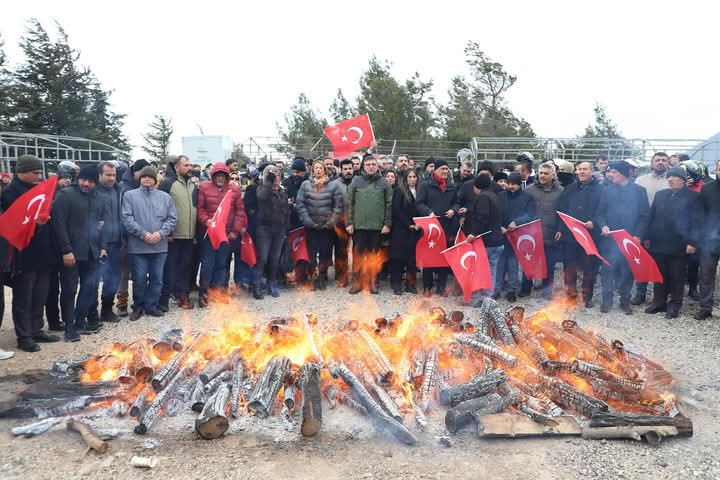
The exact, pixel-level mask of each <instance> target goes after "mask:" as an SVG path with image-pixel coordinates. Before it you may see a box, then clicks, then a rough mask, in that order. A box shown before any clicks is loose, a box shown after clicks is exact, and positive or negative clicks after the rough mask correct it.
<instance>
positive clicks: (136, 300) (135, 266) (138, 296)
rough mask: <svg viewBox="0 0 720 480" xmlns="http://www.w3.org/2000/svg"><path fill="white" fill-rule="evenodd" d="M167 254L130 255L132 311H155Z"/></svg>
mask: <svg viewBox="0 0 720 480" xmlns="http://www.w3.org/2000/svg"><path fill="white" fill-rule="evenodd" d="M166 258H167V252H164V253H142V254H130V264H131V265H132V267H131V268H132V283H133V307H132V308H133V310H138V309H142V310H146V311H148V310H149V311H152V310H157V308H158V303H159V301H160V290H161V289H162V283H163V269H164V268H165V259H166Z"/></svg>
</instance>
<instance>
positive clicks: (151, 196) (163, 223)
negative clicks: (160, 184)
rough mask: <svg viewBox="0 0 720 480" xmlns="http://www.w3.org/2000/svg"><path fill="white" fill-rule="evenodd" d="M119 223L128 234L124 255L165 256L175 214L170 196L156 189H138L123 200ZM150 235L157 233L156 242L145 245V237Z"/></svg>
mask: <svg viewBox="0 0 720 480" xmlns="http://www.w3.org/2000/svg"><path fill="white" fill-rule="evenodd" d="M122 220H123V226H124V227H125V230H126V231H127V233H128V253H130V254H148V253H165V252H167V247H168V237H169V236H170V235H171V234H172V232H173V230H174V229H175V223H176V222H177V213H176V212H175V205H174V204H173V201H172V198H170V195H168V194H167V193H165V192H163V191H160V190H158V189H157V188H147V187H140V188H136V189H135V190H130V191H129V192H126V193H125V195H124V196H123V200H122ZM153 232H160V235H161V237H162V239H161V240H160V242H158V243H155V244H152V245H151V244H148V243H145V241H144V240H143V238H144V236H145V234H146V233H153Z"/></svg>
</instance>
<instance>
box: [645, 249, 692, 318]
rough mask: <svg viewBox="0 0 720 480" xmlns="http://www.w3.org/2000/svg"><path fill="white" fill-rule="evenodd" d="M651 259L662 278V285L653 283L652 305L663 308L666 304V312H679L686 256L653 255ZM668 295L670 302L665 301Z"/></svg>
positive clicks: (683, 290)
mask: <svg viewBox="0 0 720 480" xmlns="http://www.w3.org/2000/svg"><path fill="white" fill-rule="evenodd" d="M653 259H655V263H657V266H658V269H659V270H660V274H661V275H662V277H663V283H655V284H654V286H653V305H655V306H657V307H663V306H665V305H666V304H667V306H668V310H670V311H674V312H679V311H680V307H682V300H683V293H685V276H686V272H687V255H685V254H682V255H663V254H659V253H653ZM668 295H670V301H668V300H667V297H668Z"/></svg>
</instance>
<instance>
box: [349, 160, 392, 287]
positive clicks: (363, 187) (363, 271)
mask: <svg viewBox="0 0 720 480" xmlns="http://www.w3.org/2000/svg"><path fill="white" fill-rule="evenodd" d="M360 168H361V170H362V172H363V173H362V175H358V176H356V177H355V178H353V181H352V182H351V183H350V186H349V187H348V194H347V210H346V213H347V223H346V225H347V227H346V228H345V229H346V230H347V232H348V233H349V234H350V235H352V238H353V283H352V287H351V288H350V293H351V294H356V293H359V292H360V291H361V290H362V289H363V286H364V285H363V284H365V285H367V286H368V287H369V288H370V293H373V294H377V293H378V288H377V284H376V283H375V277H376V276H377V274H378V273H379V272H380V269H381V268H382V264H383V259H382V258H380V235H386V234H388V233H390V227H391V226H392V189H391V188H390V184H389V183H388V181H387V180H385V178H384V177H383V176H382V175H380V172H378V163H377V160H375V157H373V156H372V155H365V158H363V162H362V165H361V166H360Z"/></svg>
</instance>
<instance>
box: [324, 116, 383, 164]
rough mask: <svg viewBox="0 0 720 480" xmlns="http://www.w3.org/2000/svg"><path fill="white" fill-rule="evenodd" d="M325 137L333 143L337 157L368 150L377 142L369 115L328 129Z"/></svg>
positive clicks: (344, 121)
mask: <svg viewBox="0 0 720 480" xmlns="http://www.w3.org/2000/svg"><path fill="white" fill-rule="evenodd" d="M325 136H326V137H327V138H328V140H330V143H332V146H333V150H335V151H334V152H333V153H334V155H335V156H343V155H347V154H348V153H350V152H354V151H355V150H359V149H361V148H367V147H369V146H370V145H371V144H372V142H373V141H374V140H375V133H373V129H372V125H370V117H369V116H368V114H367V113H365V114H362V115H360V116H358V117H354V118H350V119H348V120H343V121H342V122H340V123H338V124H336V125H330V126H329V127H326V128H325Z"/></svg>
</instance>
